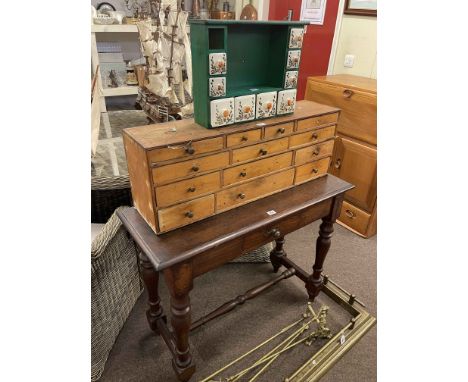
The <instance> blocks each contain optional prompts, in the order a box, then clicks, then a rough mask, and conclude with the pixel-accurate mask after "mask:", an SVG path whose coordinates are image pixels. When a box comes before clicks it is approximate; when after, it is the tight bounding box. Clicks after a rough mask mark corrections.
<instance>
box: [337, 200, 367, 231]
mask: <svg viewBox="0 0 468 382" xmlns="http://www.w3.org/2000/svg"><path fill="white" fill-rule="evenodd" d="M370 217H371V216H370V215H369V214H368V213H367V212H364V211H363V210H361V209H359V208H357V207H354V206H353V205H352V204H350V203H348V202H346V201H344V202H343V207H342V208H341V213H340V217H339V218H338V219H339V220H340V222H342V223H343V224H346V225H347V226H348V227H349V228H352V229H353V230H355V231H357V232H359V233H361V234H363V235H364V234H365V233H366V230H367V226H368V225H369V220H370Z"/></svg>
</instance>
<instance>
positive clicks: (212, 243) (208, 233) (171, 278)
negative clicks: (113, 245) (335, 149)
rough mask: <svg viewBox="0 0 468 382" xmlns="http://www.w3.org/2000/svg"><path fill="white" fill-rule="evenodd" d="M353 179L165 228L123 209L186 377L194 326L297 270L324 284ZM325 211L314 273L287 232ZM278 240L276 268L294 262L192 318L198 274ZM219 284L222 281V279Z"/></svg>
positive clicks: (153, 305) (157, 322)
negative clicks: (166, 296)
mask: <svg viewBox="0 0 468 382" xmlns="http://www.w3.org/2000/svg"><path fill="white" fill-rule="evenodd" d="M352 188H353V186H352V185H351V184H349V183H347V182H345V181H343V180H341V179H339V178H336V177H334V176H333V175H326V176H324V177H322V178H320V179H317V180H315V181H312V182H308V183H305V184H302V185H300V186H297V187H294V188H292V189H289V190H286V191H283V192H280V193H277V194H274V195H272V196H269V197H266V198H263V199H260V200H258V201H256V202H253V203H250V204H248V205H244V206H242V207H239V208H236V209H234V210H230V211H228V212H225V213H223V214H220V215H216V216H212V217H211V218H208V219H206V220H203V221H200V222H198V223H194V224H192V225H190V226H186V227H183V228H179V229H177V230H175V231H171V232H168V233H166V234H163V235H159V236H157V235H156V234H155V233H154V232H153V231H152V230H151V228H150V227H149V226H148V225H147V223H146V222H145V221H144V220H143V218H142V217H141V216H140V215H139V213H138V212H137V210H136V209H134V208H127V209H124V210H121V211H119V212H118V215H119V217H120V219H121V220H122V223H123V224H124V226H125V227H126V229H127V230H128V232H129V233H130V235H131V236H132V237H133V239H134V240H135V242H136V244H137V245H138V246H139V248H140V249H141V253H140V265H141V267H140V272H141V276H142V279H143V281H144V283H145V287H146V289H147V292H148V299H149V301H148V304H149V308H148V310H147V319H148V323H149V326H150V328H151V329H152V330H153V331H155V332H156V333H158V334H160V335H161V336H162V337H163V339H164V341H165V342H166V344H167V346H168V348H169V349H170V351H171V352H172V355H173V359H172V366H173V368H174V371H175V372H176V374H177V377H178V379H179V380H180V381H188V380H189V379H190V377H191V376H192V375H193V373H194V372H195V363H194V362H193V360H192V356H191V353H190V347H189V333H190V330H193V329H195V328H197V327H199V326H201V325H203V324H205V323H206V322H208V321H210V320H211V319H213V318H215V317H218V316H220V315H222V314H224V313H227V312H229V311H231V310H232V309H234V308H235V307H236V306H237V305H240V304H243V303H244V302H245V301H246V300H249V299H251V298H253V297H255V296H257V295H258V294H260V293H261V292H263V291H264V290H266V289H267V288H269V287H270V286H272V285H274V284H276V283H278V282H279V281H281V280H284V279H286V278H289V277H291V276H293V275H296V276H297V277H299V278H300V279H301V280H302V281H304V283H305V287H306V290H307V293H308V295H309V299H311V300H314V298H315V297H316V296H317V295H318V293H319V292H320V289H321V287H322V283H323V278H322V275H321V274H322V268H323V263H324V261H325V257H326V255H327V253H328V249H329V248H330V244H331V236H332V234H333V223H334V222H335V220H336V218H337V217H338V216H339V214H340V210H341V205H342V202H343V198H344V193H345V192H346V191H348V190H350V189H352ZM318 219H322V224H321V225H320V230H319V236H318V238H317V243H316V254H315V263H314V266H313V271H312V273H311V274H309V273H307V272H306V271H305V270H303V269H302V268H300V267H299V266H298V265H296V264H295V263H294V262H293V261H292V260H291V259H290V258H289V257H287V255H286V253H285V251H284V249H283V245H284V236H285V235H287V234H288V233H291V232H293V231H295V230H298V229H300V228H302V227H304V226H306V225H308V224H310V223H312V222H313V221H315V220H318ZM272 240H275V241H276V248H275V249H273V251H272V252H271V254H270V259H271V262H272V265H273V270H274V272H277V271H278V269H279V268H280V266H285V267H286V268H287V269H286V270H285V271H284V272H282V273H281V274H280V275H279V276H277V277H275V278H274V279H272V280H271V281H269V282H267V283H264V284H262V285H259V286H258V287H256V288H253V289H250V290H249V291H247V292H246V293H245V294H243V295H241V296H238V297H236V298H235V299H233V300H231V301H229V302H227V303H225V304H223V305H222V306H221V307H219V308H218V309H216V310H215V311H213V312H211V313H209V314H208V315H206V316H204V317H202V318H200V319H198V320H197V321H195V322H192V320H191V304H190V297H189V294H190V291H191V290H192V287H193V279H194V278H196V277H197V276H200V275H202V274H204V273H206V272H209V271H210V270H212V269H215V268H217V267H219V266H221V265H223V264H224V263H226V262H228V261H230V260H232V259H234V258H236V257H239V256H241V255H242V254H244V253H247V252H249V251H251V250H253V249H256V248H258V247H259V246H261V245H264V244H266V243H269V242H271V241H272ZM160 273H162V275H163V276H164V280H165V282H166V284H167V287H168V289H169V292H170V294H171V310H170V311H171V325H172V329H173V330H172V332H171V331H170V330H169V328H168V326H167V320H166V316H165V314H164V312H163V308H162V307H161V304H160V298H159V294H158V282H159V275H160ZM219 287H222V285H220V286H219Z"/></svg>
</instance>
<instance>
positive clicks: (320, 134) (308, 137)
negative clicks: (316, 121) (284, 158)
mask: <svg viewBox="0 0 468 382" xmlns="http://www.w3.org/2000/svg"><path fill="white" fill-rule="evenodd" d="M334 136H335V126H328V127H324V128H323V129H318V130H312V131H308V132H306V133H300V134H296V135H292V136H291V137H290V138H289V147H297V146H302V145H305V144H308V143H318V142H322V141H325V140H327V139H329V138H333V137H334Z"/></svg>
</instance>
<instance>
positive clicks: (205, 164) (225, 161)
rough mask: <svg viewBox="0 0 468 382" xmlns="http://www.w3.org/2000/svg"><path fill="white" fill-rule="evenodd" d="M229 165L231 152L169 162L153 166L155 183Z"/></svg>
mask: <svg viewBox="0 0 468 382" xmlns="http://www.w3.org/2000/svg"><path fill="white" fill-rule="evenodd" d="M228 165H229V152H227V151H225V152H223V153H219V154H215V155H210V156H206V157H203V158H194V159H192V160H187V161H183V162H178V163H174V164H168V165H166V166H160V167H155V168H153V170H152V171H153V182H154V184H157V185H159V184H162V183H166V182H168V181H171V180H174V179H179V178H185V177H187V176H190V175H196V174H198V173H201V172H205V171H210V170H218V169H220V168H223V167H225V166H228Z"/></svg>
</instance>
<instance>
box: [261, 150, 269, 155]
mask: <svg viewBox="0 0 468 382" xmlns="http://www.w3.org/2000/svg"><path fill="white" fill-rule="evenodd" d="M260 154H261V155H267V154H268V151H266V150H265V149H260Z"/></svg>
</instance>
